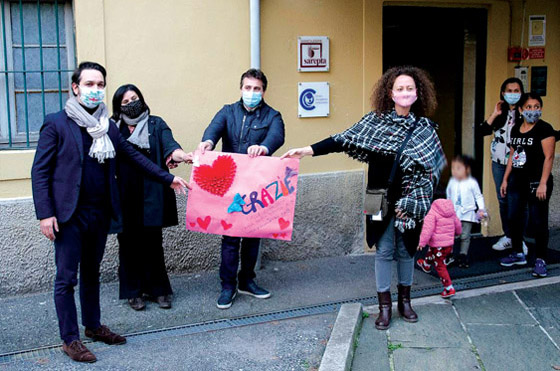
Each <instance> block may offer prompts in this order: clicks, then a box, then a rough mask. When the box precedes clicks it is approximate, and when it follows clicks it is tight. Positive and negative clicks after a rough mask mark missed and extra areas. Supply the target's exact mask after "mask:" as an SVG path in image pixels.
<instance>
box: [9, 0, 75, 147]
mask: <svg viewBox="0 0 560 371" xmlns="http://www.w3.org/2000/svg"><path fill="white" fill-rule="evenodd" d="M0 7H1V9H0V10H1V16H2V19H1V20H2V25H1V32H2V38H1V40H0V42H1V50H0V149H17V148H33V147H34V146H35V144H36V142H37V139H38V136H39V129H40V128H41V125H42V123H43V119H44V117H45V116H46V115H47V114H49V113H52V112H56V111H60V110H61V109H63V108H64V104H65V102H66V99H67V98H68V94H69V91H70V77H71V75H72V71H73V69H74V67H75V64H76V63H75V51H74V21H73V16H72V2H71V1H64V0H50V1H47V0H36V1H23V0H11V1H10V0H1V2H0Z"/></svg>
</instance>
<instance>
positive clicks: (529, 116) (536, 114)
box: [521, 109, 542, 124]
mask: <svg viewBox="0 0 560 371" xmlns="http://www.w3.org/2000/svg"><path fill="white" fill-rule="evenodd" d="M521 114H522V115H523V117H525V120H526V121H527V122H528V123H529V124H534V123H535V122H537V121H539V120H540V119H541V116H542V111H541V110H540V109H536V110H533V111H530V110H525V111H523V112H522V113H521Z"/></svg>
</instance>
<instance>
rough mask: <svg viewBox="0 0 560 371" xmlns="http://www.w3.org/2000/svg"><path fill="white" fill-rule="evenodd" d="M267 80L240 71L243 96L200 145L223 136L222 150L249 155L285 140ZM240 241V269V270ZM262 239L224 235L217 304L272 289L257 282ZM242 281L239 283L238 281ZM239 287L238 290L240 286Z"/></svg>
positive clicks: (261, 295) (211, 143) (264, 151)
mask: <svg viewBox="0 0 560 371" xmlns="http://www.w3.org/2000/svg"><path fill="white" fill-rule="evenodd" d="M267 84H268V81H267V79H266V76H265V74H264V73H263V72H262V71H260V70H257V69H250V70H248V71H246V72H245V73H243V75H241V82H240V87H241V99H240V100H238V101H237V102H235V103H233V104H227V105H225V106H224V107H223V108H222V109H221V110H220V111H219V112H218V113H217V114H216V116H215V117H214V119H213V120H212V122H211V123H210V125H209V126H208V128H207V129H206V130H205V131H204V135H203V137H202V142H201V143H200V144H199V146H198V149H199V150H200V151H201V152H202V153H204V151H207V150H212V149H213V148H214V147H215V146H216V144H217V143H218V141H219V140H220V139H221V140H222V151H224V152H233V153H243V154H248V155H249V156H250V157H256V156H264V155H268V156H270V155H272V154H273V153H274V152H275V151H276V150H277V149H278V148H280V147H281V146H282V144H284V121H282V116H281V115H280V112H278V111H276V110H274V109H273V108H272V107H270V106H269V105H268V104H266V103H265V101H264V100H263V97H264V95H265V93H266V88H267ZM240 245H241V270H240V271H239V274H238V268H239V255H240ZM259 246H260V239H258V238H243V239H241V238H239V237H229V236H223V237H222V262H221V265H220V279H221V281H222V292H221V294H220V297H219V298H218V303H217V306H218V308H220V309H227V308H229V307H231V305H232V303H233V300H234V299H235V297H236V295H237V292H239V293H241V294H246V295H251V296H253V297H256V298H259V299H267V298H269V297H270V295H271V294H270V292H268V291H267V290H265V289H263V288H261V287H259V286H257V285H256V284H255V281H254V278H255V264H256V262H257V258H258V252H259ZM238 283H239V285H238ZM238 287H239V290H238Z"/></svg>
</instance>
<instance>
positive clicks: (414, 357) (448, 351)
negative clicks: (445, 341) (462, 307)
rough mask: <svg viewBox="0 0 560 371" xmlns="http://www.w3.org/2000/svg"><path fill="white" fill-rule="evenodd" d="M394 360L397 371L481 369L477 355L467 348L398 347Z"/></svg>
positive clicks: (465, 370) (469, 370) (461, 370)
mask: <svg viewBox="0 0 560 371" xmlns="http://www.w3.org/2000/svg"><path fill="white" fill-rule="evenodd" d="M393 360H394V364H395V371H426V370H445V371H473V370H480V369H481V368H480V366H479V364H478V361H477V359H476V355H475V354H474V353H473V352H472V351H471V350H470V349H467V348H459V349H458V348H431V349H408V348H403V349H396V350H395V351H394V352H393ZM387 370H388V369H387ZM487 370H490V369H488V368H487Z"/></svg>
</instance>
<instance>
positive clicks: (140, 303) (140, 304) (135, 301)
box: [128, 298, 146, 310]
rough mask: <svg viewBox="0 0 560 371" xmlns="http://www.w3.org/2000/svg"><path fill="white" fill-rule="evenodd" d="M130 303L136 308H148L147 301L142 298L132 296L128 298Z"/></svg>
mask: <svg viewBox="0 0 560 371" xmlns="http://www.w3.org/2000/svg"><path fill="white" fill-rule="evenodd" d="M128 305H130V307H131V308H132V309H134V310H143V309H144V308H146V303H145V302H144V299H142V298H132V299H128Z"/></svg>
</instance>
